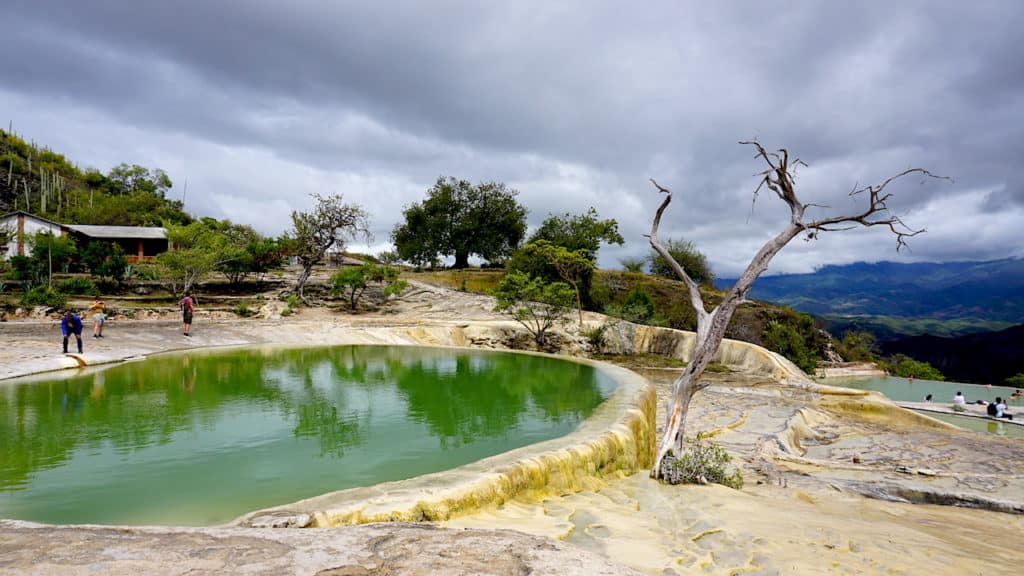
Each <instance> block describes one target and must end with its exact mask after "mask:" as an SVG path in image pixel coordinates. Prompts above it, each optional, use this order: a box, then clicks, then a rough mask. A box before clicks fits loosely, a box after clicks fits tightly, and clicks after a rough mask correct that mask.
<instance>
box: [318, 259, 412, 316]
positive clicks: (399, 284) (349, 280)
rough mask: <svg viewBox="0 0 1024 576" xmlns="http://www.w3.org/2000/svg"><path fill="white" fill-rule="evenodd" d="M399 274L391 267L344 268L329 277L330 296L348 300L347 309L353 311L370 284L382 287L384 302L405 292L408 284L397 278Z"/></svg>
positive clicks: (398, 271) (370, 265) (368, 265)
mask: <svg viewBox="0 0 1024 576" xmlns="http://www.w3.org/2000/svg"><path fill="white" fill-rule="evenodd" d="M400 272H401V271H400V270H399V269H398V268H395V267H393V266H379V265H377V264H370V263H367V264H363V265H362V266H349V267H345V268H342V269H341V270H338V271H337V272H335V273H334V274H333V275H332V276H331V294H332V295H334V296H344V297H345V298H346V299H347V300H348V303H349V307H350V308H351V309H352V310H355V309H356V307H357V306H358V304H359V298H360V297H361V296H362V295H363V292H365V291H366V288H367V286H368V285H369V283H370V282H376V283H379V284H382V285H383V292H384V298H385V300H386V299H387V298H388V297H389V296H392V295H395V294H399V293H400V292H402V290H405V288H406V287H407V286H408V285H409V284H408V282H406V281H405V280H401V279H399V278H398V275H399V273H400Z"/></svg>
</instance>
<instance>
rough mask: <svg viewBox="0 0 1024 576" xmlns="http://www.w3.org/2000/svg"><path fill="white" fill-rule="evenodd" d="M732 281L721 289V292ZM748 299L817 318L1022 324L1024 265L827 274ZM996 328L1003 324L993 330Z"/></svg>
mask: <svg viewBox="0 0 1024 576" xmlns="http://www.w3.org/2000/svg"><path fill="white" fill-rule="evenodd" d="M734 281H735V280H731V279H722V280H719V281H717V282H716V285H717V286H719V287H721V288H728V287H730V286H732V283H733V282H734ZM748 297H750V298H754V299H758V300H766V301H769V302H774V303H777V304H783V305H785V306H789V307H790V308H793V309H795V310H799V311H801V312H807V313H810V314H814V315H817V316H822V317H828V318H834V317H857V316H886V317H899V318H916V319H921V318H931V319H936V320H957V319H972V320H982V321H995V322H998V323H1004V324H1003V325H1002V326H1005V325H1008V324H1019V323H1024V259H1020V258H1007V259H1003V260H991V261H988V262H943V263H917V264H900V263H895V262H878V263H875V264H868V263H863V262H859V263H855V264H846V265H839V266H824V267H822V268H820V269H818V270H817V271H815V272H813V273H811V274H786V275H780V276H765V277H761V278H759V279H758V280H757V281H756V282H755V283H754V286H753V288H751V291H750V294H748ZM996 325H997V326H998V325H999V324H996Z"/></svg>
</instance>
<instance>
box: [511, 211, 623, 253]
mask: <svg viewBox="0 0 1024 576" xmlns="http://www.w3.org/2000/svg"><path fill="white" fill-rule="evenodd" d="M538 240H547V241H548V242H550V243H552V244H554V245H556V246H561V247H563V248H565V249H566V250H568V251H570V252H575V251H579V250H582V251H584V252H585V255H586V257H587V259H589V260H591V261H592V262H595V263H596V262H597V250H598V248H600V247H601V243H602V242H603V243H606V244H618V245H620V246H621V245H622V244H623V243H624V242H625V240H623V238H622V235H621V234H619V223H618V222H616V221H615V220H614V219H610V218H609V219H607V220H600V219H599V217H598V215H597V210H595V209H594V208H593V207H591V208H590V209H588V210H587V213H586V214H570V213H568V212H567V213H565V214H562V215H561V216H554V215H549V216H548V218H547V219H546V220H544V222H542V223H541V225H540V228H538V229H537V231H536V232H534V233H533V235H531V236H530V239H529V242H536V241H538Z"/></svg>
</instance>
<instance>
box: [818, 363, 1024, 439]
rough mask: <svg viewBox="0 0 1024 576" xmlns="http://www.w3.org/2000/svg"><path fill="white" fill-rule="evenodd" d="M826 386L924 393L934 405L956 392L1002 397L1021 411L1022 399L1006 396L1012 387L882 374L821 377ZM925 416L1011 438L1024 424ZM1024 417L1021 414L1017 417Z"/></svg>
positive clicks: (1023, 434)
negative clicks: (930, 396) (912, 378)
mask: <svg viewBox="0 0 1024 576" xmlns="http://www.w3.org/2000/svg"><path fill="white" fill-rule="evenodd" d="M821 382H822V383H823V384H828V385H829V386H841V387H843V388H856V389H858V390H874V391H876V392H881V393H882V394H885V396H886V397H887V398H889V399H891V400H895V401H898V402H900V401H902V402H924V398H925V396H927V395H928V394H931V395H932V402H935V403H937V404H952V403H953V396H954V395H956V393H957V391H958V390H959V391H960V392H963V393H964V397H965V398H966V399H967V401H968V402H974V401H975V400H985V401H992V400H994V399H995V398H996V396H1000V397H1002V398H1003V399H1004V400H1006V402H1007V407H1008V410H1009V411H1010V412H1020V413H1024V399H1021V398H1017V399H1010V395H1011V394H1013V392H1014V390H1015V388H1007V387H1003V386H983V385H981V384H963V383H959V382H938V381H935V380H917V379H915V380H913V381H910V380H908V379H906V378H895V377H892V376H882V377H867V378H864V377H857V378H828V379H824V380H821ZM925 414H927V415H928V416H931V417H932V418H936V419H938V420H942V421H943V422H948V423H950V424H953V425H955V426H959V427H960V428H964V429H966V430H974V431H977V432H988V433H989V434H998V435H1000V436H1009V437H1013V438H1024V427H1021V426H1014V425H1009V424H1004V423H1002V422H992V421H988V420H982V419H978V418H970V417H966V416H956V415H952V414H950V415H947V414H936V413H934V412H926V413H925ZM1019 417H1024V416H1019Z"/></svg>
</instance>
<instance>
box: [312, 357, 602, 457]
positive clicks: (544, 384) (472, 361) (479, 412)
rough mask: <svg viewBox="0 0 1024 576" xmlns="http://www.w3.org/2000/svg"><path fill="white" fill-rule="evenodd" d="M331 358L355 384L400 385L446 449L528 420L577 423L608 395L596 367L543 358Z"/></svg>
mask: <svg viewBox="0 0 1024 576" xmlns="http://www.w3.org/2000/svg"><path fill="white" fill-rule="evenodd" d="M332 362H333V364H334V370H335V373H336V374H338V375H339V376H340V377H341V378H342V379H344V380H347V381H349V382H353V383H363V385H366V383H374V382H377V383H382V382H388V383H390V384H393V385H394V386H395V387H396V388H397V389H398V390H399V391H400V392H401V394H402V395H403V396H404V397H405V399H406V404H407V412H408V415H409V417H410V418H411V419H413V420H414V421H417V422H422V423H424V424H426V425H427V426H428V427H429V428H430V430H431V432H432V433H433V435H435V436H437V437H439V439H440V441H441V443H442V445H443V446H451V445H452V444H456V445H457V444H462V443H468V442H471V441H472V440H474V439H477V438H484V437H498V436H504V435H506V434H509V433H514V432H515V431H516V430H517V429H518V428H519V427H520V425H521V423H522V422H523V420H524V419H526V418H530V419H535V418H541V419H544V420H547V421H551V422H555V421H560V422H566V421H569V422H573V423H575V422H578V421H581V420H583V419H585V418H586V417H587V416H589V415H590V413H591V412H592V411H593V409H594V408H595V407H596V406H597V405H598V404H600V403H601V401H602V400H603V398H604V393H605V391H604V390H602V388H601V382H600V376H599V374H598V373H597V372H596V370H594V369H593V368H592V367H590V366H586V365H582V364H577V363H575V362H565V361H558V360H552V359H550V358H544V357H537V356H527V355H516V354H502V353H486V352H466V351H454V350H432V349H408V348H400V347H373V348H369V349H364V350H356V349H348V350H346V349H338V350H336V353H335V354H334V356H333V358H332Z"/></svg>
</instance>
